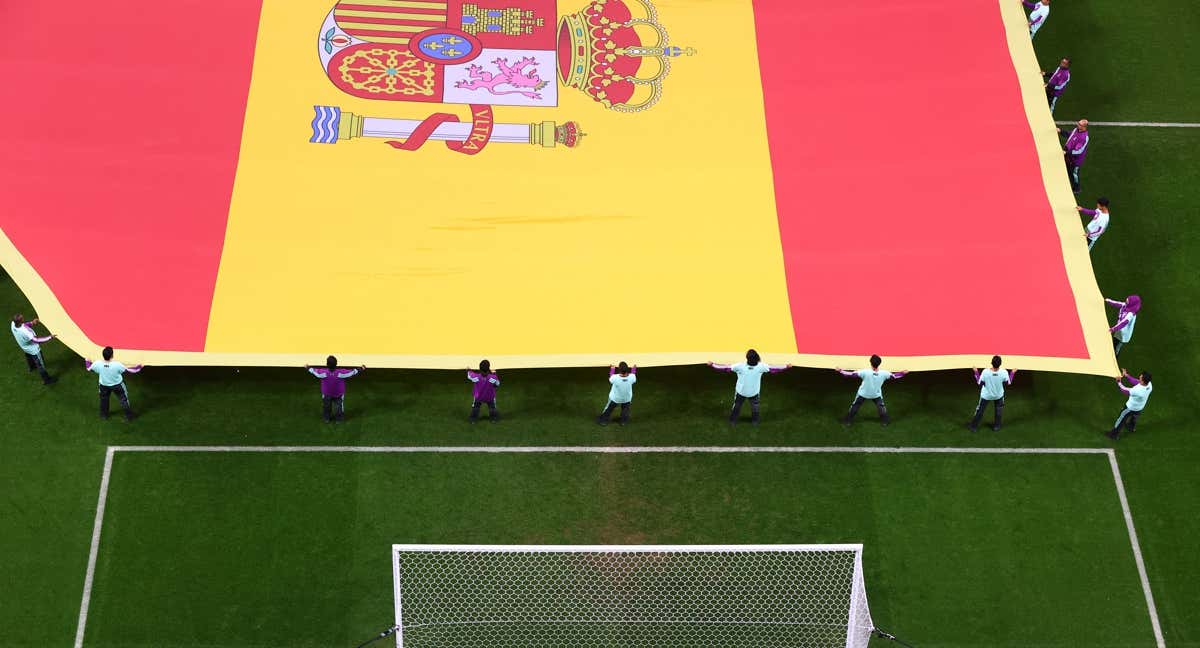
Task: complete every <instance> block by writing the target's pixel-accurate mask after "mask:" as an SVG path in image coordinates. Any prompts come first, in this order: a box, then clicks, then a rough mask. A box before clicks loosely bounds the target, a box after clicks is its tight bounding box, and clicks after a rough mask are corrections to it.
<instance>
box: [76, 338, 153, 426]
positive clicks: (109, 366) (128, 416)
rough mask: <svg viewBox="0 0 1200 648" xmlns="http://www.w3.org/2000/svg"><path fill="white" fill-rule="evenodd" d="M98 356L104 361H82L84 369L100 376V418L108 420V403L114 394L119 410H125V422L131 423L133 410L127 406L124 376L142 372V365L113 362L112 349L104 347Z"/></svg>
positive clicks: (127, 395)
mask: <svg viewBox="0 0 1200 648" xmlns="http://www.w3.org/2000/svg"><path fill="white" fill-rule="evenodd" d="M100 356H101V357H102V358H104V359H103V360H101V361H99V362H92V361H91V360H89V359H85V360H84V361H83V366H84V368H85V369H87V370H88V371H90V372H92V373H94V374H96V375H98V376H100V418H102V419H106V418H108V403H109V400H110V397H111V396H112V395H113V394H116V395H117V400H118V401H120V403H121V408H122V409H124V410H125V420H126V421H132V420H133V408H132V407H130V405H129V390H128V389H126V388H125V376H124V374H126V373H137V372H139V371H141V370H142V365H135V366H133V367H126V366H125V365H123V364H121V363H120V362H117V361H116V360H113V348H112V347H104V350H103V351H101V352H100Z"/></svg>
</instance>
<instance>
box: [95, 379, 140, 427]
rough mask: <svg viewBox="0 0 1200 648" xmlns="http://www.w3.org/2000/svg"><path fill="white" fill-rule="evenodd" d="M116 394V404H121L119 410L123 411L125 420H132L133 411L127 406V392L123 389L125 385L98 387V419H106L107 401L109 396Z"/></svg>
mask: <svg viewBox="0 0 1200 648" xmlns="http://www.w3.org/2000/svg"><path fill="white" fill-rule="evenodd" d="M113 394H116V395H117V402H119V403H121V408H122V409H124V410H125V418H127V419H131V418H133V409H132V408H131V407H130V406H129V391H128V390H127V389H125V383H121V384H119V385H113V386H111V387H110V386H108V385H100V418H108V401H109V396H111V395H113Z"/></svg>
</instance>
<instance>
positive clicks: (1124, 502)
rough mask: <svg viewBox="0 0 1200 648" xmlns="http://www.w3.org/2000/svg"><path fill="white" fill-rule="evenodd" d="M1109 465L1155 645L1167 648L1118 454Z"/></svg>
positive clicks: (1109, 460) (1114, 453)
mask: <svg viewBox="0 0 1200 648" xmlns="http://www.w3.org/2000/svg"><path fill="white" fill-rule="evenodd" d="M1108 463H1109V465H1110V466H1112V475H1113V482H1115V483H1116V485H1117V498H1118V499H1120V500H1121V512H1122V513H1123V514H1124V515H1125V529H1126V530H1127V531H1128V532H1129V544H1130V545H1131V546H1132V547H1133V562H1135V563H1137V571H1138V578H1140V579H1141V580H1142V594H1144V595H1145V597H1146V609H1147V610H1149V611H1150V626H1151V627H1152V628H1153V629H1154V643H1155V645H1156V646H1158V648H1166V646H1167V642H1166V640H1165V639H1164V638H1163V633H1162V624H1161V623H1160V622H1159V620H1158V608H1157V607H1156V606H1155V605H1154V594H1153V593H1151V591H1150V576H1149V575H1147V574H1146V561H1145V560H1143V559H1142V546H1141V544H1140V543H1139V542H1138V537H1137V530H1136V529H1134V528H1133V512H1132V511H1130V510H1129V498H1128V497H1127V496H1126V495H1125V480H1123V479H1121V468H1120V467H1119V466H1117V453H1116V452H1110V453H1109V455H1108Z"/></svg>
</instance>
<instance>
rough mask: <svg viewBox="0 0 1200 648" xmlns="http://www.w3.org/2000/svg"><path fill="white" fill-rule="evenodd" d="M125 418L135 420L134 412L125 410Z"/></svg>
mask: <svg viewBox="0 0 1200 648" xmlns="http://www.w3.org/2000/svg"><path fill="white" fill-rule="evenodd" d="M125 420H126V421H132V420H133V412H125Z"/></svg>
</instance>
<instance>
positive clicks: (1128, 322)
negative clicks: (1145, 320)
mask: <svg viewBox="0 0 1200 648" xmlns="http://www.w3.org/2000/svg"><path fill="white" fill-rule="evenodd" d="M1104 303H1106V304H1108V305H1109V306H1116V307H1118V308H1120V310H1119V311H1117V323H1116V324H1113V325H1112V326H1111V327H1109V329H1108V332H1109V333H1111V334H1112V336H1113V353H1114V354H1116V355H1117V356H1120V355H1121V349H1122V348H1124V346H1125V345H1126V344H1128V343H1129V341H1130V340H1132V339H1133V326H1134V324H1136V323H1137V317H1138V312H1139V311H1141V310H1142V298H1141V297H1139V296H1137V295H1130V296H1128V297H1126V298H1125V301H1118V300H1116V299H1107V298H1105V300H1104Z"/></svg>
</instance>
